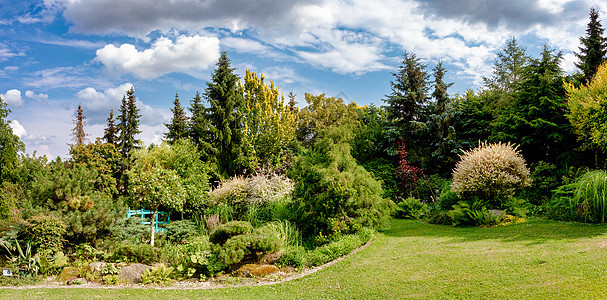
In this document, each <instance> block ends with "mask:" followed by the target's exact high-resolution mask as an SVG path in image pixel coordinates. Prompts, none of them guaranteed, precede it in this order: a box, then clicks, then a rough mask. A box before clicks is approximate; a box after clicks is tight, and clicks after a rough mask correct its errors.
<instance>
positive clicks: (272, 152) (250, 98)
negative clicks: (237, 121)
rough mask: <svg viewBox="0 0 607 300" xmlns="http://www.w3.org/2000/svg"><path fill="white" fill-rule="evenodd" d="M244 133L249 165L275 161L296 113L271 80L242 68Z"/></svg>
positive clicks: (292, 130)
mask: <svg viewBox="0 0 607 300" xmlns="http://www.w3.org/2000/svg"><path fill="white" fill-rule="evenodd" d="M243 94H244V105H243V107H242V112H243V117H244V133H245V134H244V135H245V147H246V152H247V156H248V157H249V162H250V163H249V169H254V168H255V167H257V166H258V164H259V163H276V162H277V161H278V160H279V159H280V157H281V154H282V153H283V150H284V149H285V148H286V146H287V144H288V143H289V141H291V139H293V136H294V133H295V123H296V120H297V115H296V114H295V112H293V111H292V110H291V109H289V106H287V105H285V97H284V96H282V95H281V94H280V93H279V91H278V87H277V86H274V82H273V81H270V83H266V82H265V77H264V76H263V74H260V75H257V74H256V73H255V72H253V71H251V70H247V71H246V75H245V80H244V88H243Z"/></svg>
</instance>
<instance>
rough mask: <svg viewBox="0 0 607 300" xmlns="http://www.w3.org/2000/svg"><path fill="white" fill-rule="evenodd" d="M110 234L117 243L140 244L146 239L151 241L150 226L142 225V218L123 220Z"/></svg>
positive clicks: (118, 221)
mask: <svg viewBox="0 0 607 300" xmlns="http://www.w3.org/2000/svg"><path fill="white" fill-rule="evenodd" d="M110 232H111V235H112V236H113V239H114V240H115V241H117V242H122V241H126V242H129V243H131V244H140V243H142V242H144V241H146V239H147V241H149V236H150V226H149V225H144V224H141V219H140V218H135V217H133V218H128V219H126V218H121V219H118V220H117V221H116V223H115V224H114V225H113V226H112V227H111V228H110Z"/></svg>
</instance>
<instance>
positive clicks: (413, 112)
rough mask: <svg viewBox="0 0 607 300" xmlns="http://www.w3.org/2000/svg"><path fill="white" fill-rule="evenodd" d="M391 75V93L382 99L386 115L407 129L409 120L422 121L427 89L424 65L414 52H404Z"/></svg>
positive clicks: (427, 83) (426, 75)
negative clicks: (392, 77) (398, 65)
mask: <svg viewBox="0 0 607 300" xmlns="http://www.w3.org/2000/svg"><path fill="white" fill-rule="evenodd" d="M393 75H394V80H393V81H391V82H390V84H391V86H392V93H391V94H390V95H388V96H387V98H386V99H385V100H384V101H385V102H386V103H387V104H388V107H387V111H388V117H389V119H390V121H392V122H393V123H394V124H395V125H397V126H398V127H400V128H403V129H405V130H406V131H408V130H407V129H408V128H410V122H411V121H422V119H423V117H424V110H425V106H426V104H427V100H428V90H429V82H428V74H427V73H426V65H424V64H422V63H421V62H420V60H419V59H418V58H417V57H416V56H415V54H409V53H406V52H405V54H404V59H403V62H402V66H400V68H399V69H398V72H397V73H393Z"/></svg>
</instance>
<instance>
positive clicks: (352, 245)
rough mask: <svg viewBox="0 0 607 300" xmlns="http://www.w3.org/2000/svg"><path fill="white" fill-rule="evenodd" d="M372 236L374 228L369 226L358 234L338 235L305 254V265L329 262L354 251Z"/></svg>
mask: <svg viewBox="0 0 607 300" xmlns="http://www.w3.org/2000/svg"><path fill="white" fill-rule="evenodd" d="M372 237H373V230H370V229H368V228H363V229H361V230H360V231H359V232H358V233H356V234H351V235H341V236H338V237H337V238H335V239H334V240H333V241H331V242H329V243H328V244H325V245H322V246H320V247H317V248H315V249H314V250H311V251H308V252H307V253H306V256H305V265H306V266H307V267H315V266H320V265H322V264H325V263H328V262H330V261H332V260H334V259H337V258H339V257H341V256H344V255H346V254H348V253H350V252H352V251H354V250H355V249H356V248H358V247H360V246H362V245H364V244H365V243H367V242H368V241H369V240H370V239H371V238H372Z"/></svg>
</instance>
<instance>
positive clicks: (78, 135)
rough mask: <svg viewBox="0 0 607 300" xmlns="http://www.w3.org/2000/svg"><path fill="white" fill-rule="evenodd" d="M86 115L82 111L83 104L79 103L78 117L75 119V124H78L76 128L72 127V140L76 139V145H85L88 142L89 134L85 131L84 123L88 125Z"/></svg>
mask: <svg viewBox="0 0 607 300" xmlns="http://www.w3.org/2000/svg"><path fill="white" fill-rule="evenodd" d="M85 119H86V117H85V116H84V113H83V112H82V106H81V105H78V110H76V119H74V120H73V121H74V124H75V125H76V126H75V127H74V129H72V141H74V146H80V145H84V144H86V142H87V140H88V139H87V138H86V137H87V136H88V134H86V133H85V132H84V125H86V121H85Z"/></svg>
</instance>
